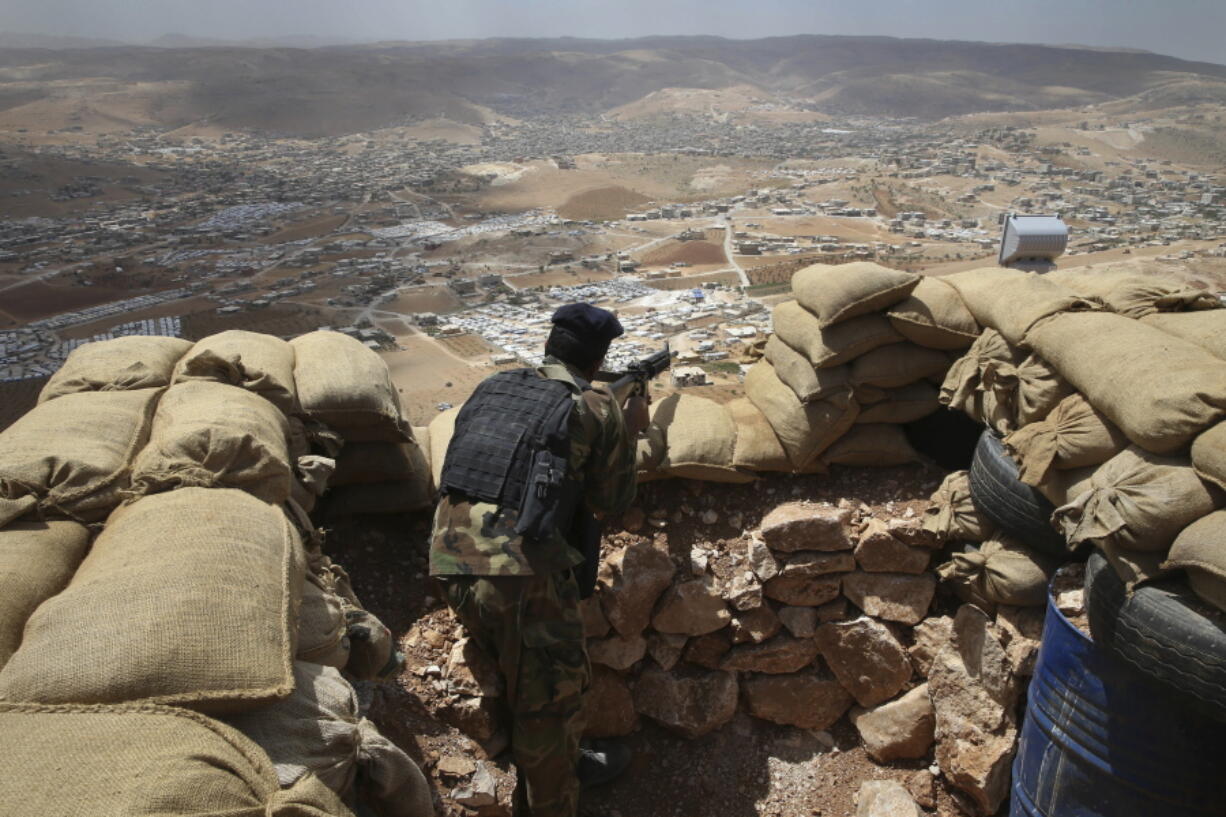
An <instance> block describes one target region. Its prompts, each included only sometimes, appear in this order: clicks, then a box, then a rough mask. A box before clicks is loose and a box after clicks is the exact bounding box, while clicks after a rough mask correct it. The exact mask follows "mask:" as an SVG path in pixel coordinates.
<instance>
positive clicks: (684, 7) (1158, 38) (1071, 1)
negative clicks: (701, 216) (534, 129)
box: [0, 0, 1226, 63]
mask: <svg viewBox="0 0 1226 817" xmlns="http://www.w3.org/2000/svg"><path fill="white" fill-rule="evenodd" d="M0 31H9V32H36V33H40V34H58V35H71V36H80V37H100V38H108V39H122V40H135V41H147V40H150V39H153V38H155V37H158V36H160V35H162V34H166V33H171V32H173V33H179V34H188V35H192V36H198V37H217V38H226V39H246V38H259V37H282V36H292V35H304V34H305V35H316V36H324V37H330V38H344V39H353V40H364V41H369V40H391V39H403V40H434V39H454V38H482V37H553V36H562V35H570V36H577V37H595V38H601V39H612V38H621V37H638V36H644V35H650V34H716V35H721V36H725V37H738V38H751V37H767V36H774V35H786V34H884V35H892V36H897V37H930V38H934V39H951V40H987V41H992V42H1028V43H1050V44H1068V43H1080V44H1084V45H1093V46H1124V47H1129V48H1144V49H1147V50H1150V51H1155V52H1158V53H1161V54H1170V55H1172V56H1177V57H1183V58H1185V59H1197V60H1206V61H1209V62H1216V63H1226V0H1014V2H1005V3H1000V2H992V0H869V2H862V1H860V0H0Z"/></svg>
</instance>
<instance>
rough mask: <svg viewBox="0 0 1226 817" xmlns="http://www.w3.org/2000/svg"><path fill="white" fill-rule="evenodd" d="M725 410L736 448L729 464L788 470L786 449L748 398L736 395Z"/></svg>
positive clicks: (789, 465) (742, 466) (764, 417)
mask: <svg viewBox="0 0 1226 817" xmlns="http://www.w3.org/2000/svg"><path fill="white" fill-rule="evenodd" d="M727 408H728V413H729V414H731V415H732V422H733V423H735V424H736V450H735V451H734V452H733V455H732V465H733V466H734V467H736V468H741V469H745V470H748V471H781V472H788V471H791V470H792V464H791V463H790V462H789V461H788V455H787V452H786V451H784V450H783V445H782V443H780V442H779V438H778V437H776V436H775V430H774V429H773V428H771V425H770V423H769V422H767V420H766V416H765V415H764V414H762V412H760V411H758V407H757V406H755V405H754V404H753V403H752V402H751V401H750V400H749V399H748V398H746V397H738V398H737V399H736V400H733V401H731V402H730V403H728V406H727Z"/></svg>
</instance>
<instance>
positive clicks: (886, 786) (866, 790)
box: [855, 780, 920, 817]
mask: <svg viewBox="0 0 1226 817" xmlns="http://www.w3.org/2000/svg"><path fill="white" fill-rule="evenodd" d="M855 817H920V810H919V806H917V805H916V804H915V801H914V800H912V799H911V795H910V793H908V792H907V790H906V788H904V787H903V785H902V784H901V783H899V782H898V781H897V780H866V781H864V782H863V783H861V784H860V790H859V791H858V792H856V814H855Z"/></svg>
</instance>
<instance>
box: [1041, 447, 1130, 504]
mask: <svg viewBox="0 0 1226 817" xmlns="http://www.w3.org/2000/svg"><path fill="white" fill-rule="evenodd" d="M1117 453H1118V452H1117ZM1097 470H1098V466H1097V465H1087V466H1085V467H1084V468H1073V469H1070V470H1068V471H1060V470H1058V469H1055V468H1053V469H1051V470H1050V471H1048V472H1047V476H1046V477H1044V479H1043V481H1042V482H1040V483H1039V484H1038V485H1036V486H1035V488H1037V489H1038V491H1039V493H1041V494H1042V495H1043V496H1045V497H1047V501H1048V502H1050V503H1051V504H1052V505H1054V506H1056V507H1057V508H1059V507H1060V506H1061V505H1067V504H1068V503H1070V502H1072V501H1073V500H1074V499H1076V498H1077V497H1079V496H1081V495H1082V494H1084V493H1085V492H1086V491H1088V490H1090V488H1091V487H1092V484H1091V480H1093V478H1094V472H1095V471H1097Z"/></svg>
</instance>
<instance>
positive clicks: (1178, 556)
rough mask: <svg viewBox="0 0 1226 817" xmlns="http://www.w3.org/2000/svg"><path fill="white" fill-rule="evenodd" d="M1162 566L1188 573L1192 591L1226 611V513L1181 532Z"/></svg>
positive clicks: (1202, 519) (1208, 517) (1203, 519)
mask: <svg viewBox="0 0 1226 817" xmlns="http://www.w3.org/2000/svg"><path fill="white" fill-rule="evenodd" d="M1162 567H1163V568H1164V569H1166V570H1185V571H1187V574H1188V583H1189V584H1191V585H1192V590H1194V591H1195V592H1196V594H1197V595H1198V596H1200V597H1201V598H1202V599H1204V600H1205V601H1207V602H1209V603H1210V604H1212V605H1214V606H1215V607H1217V608H1219V609H1221V610H1226V511H1214V512H1213V513H1211V514H1209V515H1208V516H1204V517H1201V518H1200V519H1198V520H1196V521H1195V522H1193V523H1192V524H1191V525H1188V526H1187V527H1186V528H1184V529H1183V530H1182V531H1180V532H1179V535H1178V536H1176V537H1175V542H1174V544H1172V545H1171V552H1170V553H1169V554H1168V555H1167V558H1166V561H1165V562H1163V564H1162Z"/></svg>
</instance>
